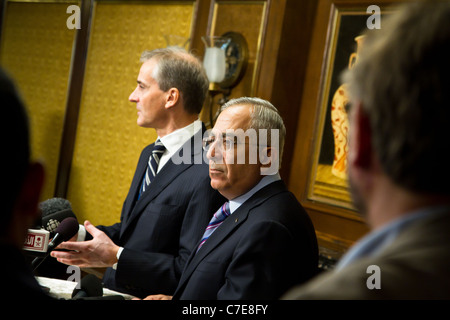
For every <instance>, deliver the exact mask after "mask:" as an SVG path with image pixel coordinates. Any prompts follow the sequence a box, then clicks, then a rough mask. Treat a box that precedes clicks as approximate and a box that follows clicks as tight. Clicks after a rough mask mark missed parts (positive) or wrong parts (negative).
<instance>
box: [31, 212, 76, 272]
mask: <svg viewBox="0 0 450 320" xmlns="http://www.w3.org/2000/svg"><path fill="white" fill-rule="evenodd" d="M77 232H78V221H77V219H75V218H73V217H69V218H66V219H64V220H63V221H62V222H61V223H60V224H59V225H58V227H57V228H56V230H55V236H54V237H53V239H52V241H50V243H49V244H48V249H47V253H46V254H45V256H44V257H43V258H39V257H38V258H35V259H34V260H33V262H32V263H31V266H32V268H33V272H34V271H36V269H37V268H38V267H39V266H40V265H41V263H42V262H43V261H44V260H45V259H46V258H47V257H48V256H49V255H50V253H51V252H52V251H53V250H54V249H55V248H56V247H57V246H59V245H60V244H61V243H62V242H64V241H67V240H69V239H70V238H72V237H73V236H74V235H76V234H77Z"/></svg>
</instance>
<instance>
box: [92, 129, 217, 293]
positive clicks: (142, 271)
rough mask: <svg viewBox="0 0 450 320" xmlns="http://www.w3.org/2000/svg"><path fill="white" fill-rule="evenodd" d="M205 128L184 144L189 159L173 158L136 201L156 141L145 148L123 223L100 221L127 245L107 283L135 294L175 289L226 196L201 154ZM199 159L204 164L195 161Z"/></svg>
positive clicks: (119, 242)
mask: <svg viewBox="0 0 450 320" xmlns="http://www.w3.org/2000/svg"><path fill="white" fill-rule="evenodd" d="M203 130H205V128H204V126H203ZM203 130H200V131H199V132H198V133H197V134H196V135H194V136H193V137H192V138H191V139H190V141H188V142H187V143H186V144H185V145H184V146H183V147H182V148H181V149H180V152H179V155H180V158H184V159H187V160H188V161H186V162H190V163H181V164H175V163H174V162H173V161H172V160H173V159H174V157H172V159H171V160H169V161H168V162H167V163H166V164H165V165H164V167H163V168H162V169H161V170H160V172H159V173H158V174H157V175H156V176H155V178H154V180H153V181H152V183H151V185H150V187H149V188H148V189H147V190H146V191H145V192H144V193H143V194H142V195H141V198H140V199H139V200H137V196H138V194H139V189H140V187H141V183H142V179H143V176H144V174H145V171H146V168H147V162H148V158H149V156H150V154H151V151H152V149H153V144H151V145H149V146H147V147H146V148H145V149H144V150H143V151H142V153H141V156H140V159H139V162H138V165H137V168H136V172H135V174H134V178H133V181H132V183H131V187H130V190H129V192H128V195H127V197H126V199H125V202H124V204H123V209H122V214H121V218H120V223H117V224H115V225H113V226H108V227H105V226H99V229H100V230H102V231H104V232H105V233H106V234H107V235H108V236H109V237H110V238H111V239H112V240H113V241H114V243H115V244H117V245H119V246H122V247H124V250H123V251H122V253H121V256H120V259H119V262H118V266H117V270H114V269H113V268H107V270H106V272H105V274H104V277H103V282H104V284H105V286H106V287H107V288H110V289H113V290H116V291H120V292H125V293H129V294H132V295H134V296H137V297H145V296H147V295H149V294H155V293H165V294H173V292H174V290H175V288H176V286H177V283H178V280H179V278H180V275H181V271H182V270H183V267H184V265H185V262H186V260H187V259H188V257H189V255H190V253H191V250H192V249H193V248H194V247H195V244H196V243H197V241H198V240H199V238H200V237H201V236H202V234H203V231H204V228H205V227H206V226H207V224H208V222H209V220H210V217H211V211H214V210H216V209H217V207H218V206H220V204H221V203H223V201H224V198H223V197H222V196H221V195H220V194H219V193H218V192H217V191H215V190H213V189H212V188H211V186H210V179H209V171H208V165H207V164H206V163H204V162H203V157H202V146H201V138H202V131H203ZM194 141H195V143H194ZM189 151H190V152H189ZM184 152H188V154H187V155H186V154H183V153H184ZM199 159H201V164H194V161H196V162H197V163H198V160H199Z"/></svg>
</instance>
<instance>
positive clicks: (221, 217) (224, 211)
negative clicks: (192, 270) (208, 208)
mask: <svg viewBox="0 0 450 320" xmlns="http://www.w3.org/2000/svg"><path fill="white" fill-rule="evenodd" d="M230 215H231V213H230V203H229V202H228V201H227V202H225V203H224V204H223V205H222V206H221V207H220V208H219V210H217V212H216V213H214V215H213V217H212V219H211V221H210V222H209V224H208V226H207V227H206V230H205V233H204V234H203V237H202V241H201V242H200V244H199V245H198V248H197V252H198V250H200V248H201V247H202V246H203V244H204V243H205V242H206V240H208V238H209V237H210V236H211V234H212V233H213V232H214V231H215V230H216V229H217V228H218V227H219V226H220V225H221V224H222V222H224V221H225V219H226V218H227V217H229V216H230Z"/></svg>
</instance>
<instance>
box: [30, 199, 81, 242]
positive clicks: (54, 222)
mask: <svg viewBox="0 0 450 320" xmlns="http://www.w3.org/2000/svg"><path fill="white" fill-rule="evenodd" d="M39 209H40V210H41V212H42V218H41V225H42V227H43V228H44V229H45V230H47V231H50V238H51V237H53V236H54V235H55V230H56V228H57V227H58V225H59V224H60V223H61V221H63V220H64V219H66V218H69V217H73V218H75V219H76V218H77V217H76V215H75V214H74V213H73V211H72V205H71V204H70V202H69V200H67V199H64V198H51V199H48V200H45V201H43V202H41V203H40V204H39Z"/></svg>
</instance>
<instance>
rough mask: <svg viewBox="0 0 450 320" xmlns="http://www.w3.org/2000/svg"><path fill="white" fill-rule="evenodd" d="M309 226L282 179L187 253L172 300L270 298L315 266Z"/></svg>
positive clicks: (315, 252)
mask: <svg viewBox="0 0 450 320" xmlns="http://www.w3.org/2000/svg"><path fill="white" fill-rule="evenodd" d="M317 260H318V249H317V240H316V236H315V232H314V227H313V225H312V223H311V220H310V219H309V217H308V215H307V213H306V212H305V210H304V209H303V207H302V206H301V205H300V203H299V202H298V201H297V199H296V198H295V196H294V195H293V194H292V193H290V192H289V191H287V189H286V187H285V185H284V183H283V182H282V181H276V182H273V183H271V184H269V185H267V186H265V187H264V188H262V189H261V190H259V191H258V192H256V193H255V194H254V195H253V196H252V197H250V198H249V199H248V200H247V201H246V202H245V203H243V204H242V205H241V206H240V207H239V208H238V209H237V210H236V211H235V212H234V213H233V214H232V215H231V216H230V217H228V218H227V219H226V220H225V221H224V222H223V223H222V224H221V225H220V227H218V228H217V229H216V230H215V231H214V233H213V234H212V235H211V236H210V237H209V239H208V240H207V241H206V242H205V243H204V245H203V246H202V247H201V248H200V250H199V251H198V252H197V253H196V254H195V252H194V253H193V254H192V255H191V256H190V258H189V262H188V263H187V264H186V268H185V269H184V271H183V274H182V276H181V279H180V283H179V285H178V288H177V290H176V292H175V294H174V297H173V299H193V300H197V299H232V300H236V299H275V298H278V297H279V296H280V295H281V294H283V293H284V292H285V291H286V290H287V289H288V288H289V287H291V286H292V285H293V284H298V283H302V282H304V281H306V280H307V279H309V278H311V277H312V276H313V275H314V274H315V272H316V268H317Z"/></svg>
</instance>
